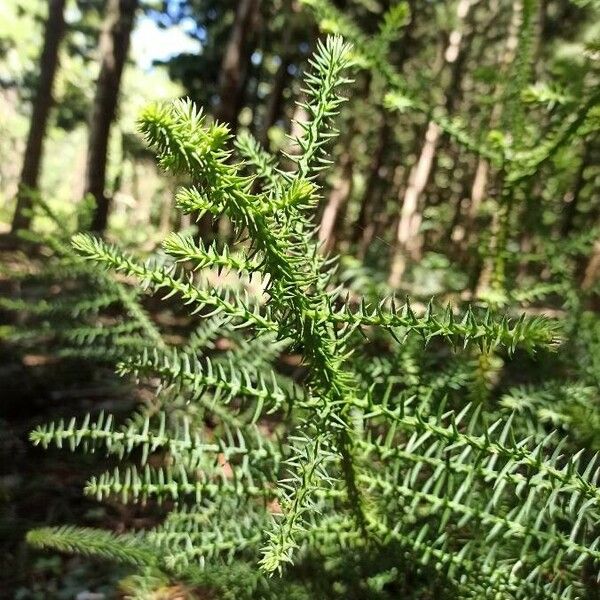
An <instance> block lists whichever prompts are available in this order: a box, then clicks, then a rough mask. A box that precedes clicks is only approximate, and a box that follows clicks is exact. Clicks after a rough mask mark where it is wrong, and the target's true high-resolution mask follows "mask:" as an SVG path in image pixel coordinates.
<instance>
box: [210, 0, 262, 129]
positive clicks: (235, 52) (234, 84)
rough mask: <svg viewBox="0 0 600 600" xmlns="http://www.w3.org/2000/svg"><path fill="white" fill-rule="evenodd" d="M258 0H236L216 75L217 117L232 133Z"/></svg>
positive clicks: (254, 24) (255, 19) (255, 25)
mask: <svg viewBox="0 0 600 600" xmlns="http://www.w3.org/2000/svg"><path fill="white" fill-rule="evenodd" d="M259 9H260V0H239V2H238V5H237V9H236V13H235V19H234V21H233V26H232V28H231V33H230V36H229V40H228V42H227V47H226V48H225V53H224V55H223V61H222V62H221V70H220V75H219V107H218V110H217V118H218V119H219V121H222V122H224V123H227V124H229V125H230V127H231V130H232V132H234V133H235V129H236V125H237V118H238V113H239V111H240V109H241V104H242V90H243V87H244V82H245V80H246V72H247V70H248V62H249V60H250V54H251V52H250V51H249V48H248V45H249V41H250V39H251V38H252V37H253V35H254V31H255V29H256V27H257V24H258V17H259Z"/></svg>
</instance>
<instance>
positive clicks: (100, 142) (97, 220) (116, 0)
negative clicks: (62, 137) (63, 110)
mask: <svg viewBox="0 0 600 600" xmlns="http://www.w3.org/2000/svg"><path fill="white" fill-rule="evenodd" d="M137 4H138V2H137V0H108V4H107V6H106V16H105V18H104V23H103V27H102V32H101V34H100V42H99V49H100V74H99V75H98V82H97V84H96V95H95V97H94V105H93V109H92V115H91V119H90V132H89V141H88V153H87V167H86V181H85V193H86V194H92V196H94V198H95V200H96V210H95V212H94V218H93V221H92V230H93V231H97V232H99V233H101V232H103V231H104V230H105V228H106V223H107V221H108V210H109V204H110V198H108V197H107V194H106V189H105V188H106V163H107V159H108V142H109V136H110V128H111V125H112V122H113V120H114V118H115V113H116V110H117V100H118V97H119V88H120V85H121V76H122V74H123V67H124V66H125V60H126V58H127V52H128V50H129V40H130V37H131V30H132V28H133V21H134V17H135V11H136V8H137Z"/></svg>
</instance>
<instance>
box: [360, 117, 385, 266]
mask: <svg viewBox="0 0 600 600" xmlns="http://www.w3.org/2000/svg"><path fill="white" fill-rule="evenodd" d="M390 129H391V127H390V125H389V123H387V122H386V118H385V114H383V115H382V116H381V125H380V127H379V132H378V135H377V145H376V147H375V152H374V153H373V159H372V160H371V164H370V166H369V175H368V177H367V181H366V184H365V191H364V193H363V197H362V199H361V203H360V210H359V213H358V218H357V219H356V224H355V225H354V231H353V237H352V241H353V242H354V243H355V244H359V242H360V244H359V246H360V248H359V254H362V250H364V249H366V247H368V245H369V244H370V243H371V241H372V239H373V238H372V235H373V233H374V223H373V222H372V221H373V215H374V203H375V195H376V190H377V187H378V184H379V182H380V179H381V168H382V166H383V162H384V158H385V152H386V149H387V145H388V140H389V136H390Z"/></svg>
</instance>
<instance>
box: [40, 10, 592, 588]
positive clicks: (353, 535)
mask: <svg viewBox="0 0 600 600" xmlns="http://www.w3.org/2000/svg"><path fill="white" fill-rule="evenodd" d="M405 19H406V14H405V9H404V8H398V9H394V12H392V13H391V14H390V15H388V17H387V19H386V20H385V21H384V25H383V27H382V29H381V35H382V36H383V37H384V38H385V41H386V44H387V42H388V41H389V39H390V38H391V31H392V30H393V29H394V28H397V27H399V26H401V25H402V24H403V23H404V21H405ZM355 37H356V39H354V38H353V39H352V41H353V42H355V48H354V50H352V49H351V47H350V46H349V45H348V44H346V43H345V42H343V41H342V39H341V38H340V37H328V38H327V40H326V41H325V42H324V43H320V44H319V45H318V48H317V51H316V55H315V57H314V59H313V61H312V63H311V64H312V71H311V73H310V74H308V75H307V76H306V90H305V94H306V101H305V102H304V104H303V106H304V108H305V110H306V112H307V113H308V120H307V121H306V122H305V123H302V124H301V125H300V129H301V132H302V134H301V136H300V137H299V138H298V139H294V140H292V142H293V143H294V146H295V150H293V151H290V152H289V153H288V154H287V155H286V156H285V158H287V159H288V160H290V161H291V163H292V166H291V169H290V170H284V169H283V168H282V167H279V166H278V163H277V161H276V160H275V158H273V157H271V156H270V155H268V154H267V153H266V152H265V151H264V150H262V149H261V148H260V146H259V145H258V144H257V143H256V142H255V141H254V140H253V139H252V138H250V137H249V136H248V135H245V136H242V137H240V138H238V139H237V141H236V143H235V144H234V146H235V147H236V148H237V149H238V150H239V152H240V154H241V155H242V157H243V159H244V160H245V162H236V160H235V159H234V157H233V154H232V152H231V151H230V150H229V149H228V144H229V134H228V130H227V128H226V127H225V126H223V125H221V124H219V123H215V122H210V121H209V119H208V118H207V117H205V116H204V115H203V114H202V113H201V112H200V111H198V110H197V109H196V108H195V107H194V105H193V104H192V103H191V102H189V101H185V100H180V101H176V102H174V103H172V104H169V105H154V106H152V107H149V108H148V109H146V110H145V111H144V113H143V114H142V117H141V120H140V130H141V131H142V133H143V134H144V136H145V137H146V139H147V142H148V144H149V145H150V146H152V147H153V148H154V150H155V151H156V153H157V155H158V158H159V161H160V163H161V164H162V166H163V167H164V168H165V169H166V170H168V171H171V172H174V173H179V174H182V173H183V174H185V175H186V176H187V177H189V180H190V182H191V184H190V185H189V186H188V187H185V188H183V189H182V190H180V191H179V192H178V194H177V204H178V207H179V209H180V210H182V211H183V212H185V213H189V214H192V215H193V216H194V217H195V218H197V219H199V218H200V217H201V216H203V215H205V214H209V215H212V216H214V217H219V216H221V215H225V216H226V217H228V219H229V220H230V222H231V223H232V224H233V227H234V230H235V236H236V237H235V240H234V242H233V243H235V244H236V246H237V247H236V249H235V251H234V250H233V249H231V248H230V247H228V246H224V247H220V246H216V245H215V246H210V247H207V246H205V245H204V244H202V243H200V242H198V241H197V240H195V239H192V238H187V237H184V236H181V235H176V234H172V235H171V236H170V237H168V238H167V241H166V242H165V244H164V250H165V252H166V253H167V255H168V257H170V258H165V257H164V256H163V257H162V258H161V259H160V260H154V261H148V262H141V261H139V260H138V259H136V258H134V257H133V256H130V255H129V254H126V253H124V252H122V251H121V250H119V249H117V248H116V247H115V246H113V245H111V244H109V243H106V242H105V241H103V240H100V239H97V238H94V237H92V236H89V235H86V234H78V235H76V236H75V237H74V238H73V248H74V250H75V252H76V253H77V257H79V258H77V259H75V258H73V261H74V264H76V265H81V268H82V269H85V270H86V272H88V271H89V273H90V276H93V277H97V278H99V279H98V280H99V281H101V282H102V284H103V285H105V286H106V289H107V290H109V291H111V292H112V291H113V290H114V292H115V294H116V297H118V298H119V301H120V302H121V303H122V304H123V305H124V307H125V308H126V310H127V311H128V314H129V315H130V317H131V318H132V319H133V320H134V321H135V322H136V323H137V324H138V325H139V330H140V345H141V346H142V347H141V348H133V347H132V346H127V345H123V346H118V345H116V346H112V347H113V348H116V349H117V351H118V352H119V353H121V356H119V360H120V362H119V366H118V370H119V372H120V373H122V374H133V375H134V376H135V377H136V378H137V379H138V380H141V381H144V382H146V383H147V384H148V385H150V386H151V387H154V388H155V389H156V399H155V406H154V408H153V409H152V410H151V409H149V408H148V407H142V408H141V410H140V412H139V413H137V414H136V415H134V416H133V417H132V418H131V420H130V421H129V422H127V423H125V424H123V425H117V424H115V419H113V418H112V417H111V416H110V415H106V416H105V415H100V416H97V417H91V416H88V417H85V418H84V419H83V421H82V422H79V423H78V422H77V421H76V420H71V421H70V422H69V423H64V422H58V423H55V424H50V425H46V426H41V427H39V428H37V429H36V430H35V431H33V432H32V433H31V439H32V441H33V442H34V443H36V444H40V445H42V446H44V447H46V446H49V445H56V446H58V447H67V448H70V449H71V450H75V449H78V448H81V449H83V450H84V451H88V452H91V451H100V450H102V451H105V452H107V453H108V454H111V455H115V456H116V457H117V458H118V459H119V465H118V466H117V467H116V468H114V469H111V470H108V471H106V472H104V473H101V474H99V475H95V476H93V477H92V478H91V479H90V481H89V482H88V484H87V486H86V489H85V491H86V493H88V494H90V495H92V496H95V497H96V498H97V499H98V500H103V499H105V498H112V497H116V498H120V499H121V501H123V502H129V501H140V500H141V501H143V502H153V501H155V500H156V501H158V502H163V503H164V505H165V506H166V507H167V508H168V509H169V514H168V516H167V517H166V520H165V522H164V523H163V524H161V525H159V526H158V527H156V528H155V529H152V530H147V531H142V532H140V533H139V534H135V536H113V535H112V534H109V533H106V532H102V531H98V532H94V531H89V530H80V529H74V528H58V529H46V528H44V529H41V530H34V531H32V532H31V533H30V534H29V540H30V541H31V542H32V543H34V544H35V545H37V546H43V547H53V548H56V549H58V550H61V551H75V552H84V553H89V554H97V555H99V556H102V557H105V558H111V559H114V560H117V561H125V562H129V563H134V564H139V565H145V566H150V567H157V568H159V569H161V570H164V571H166V572H169V573H173V574H174V575H175V576H177V577H181V578H184V579H187V580H188V581H194V580H196V581H197V580H198V578H199V577H201V574H202V573H204V574H205V576H206V577H210V574H211V573H222V572H223V571H222V570H220V569H222V565H223V564H224V563H225V564H227V563H230V562H233V563H234V564H235V565H237V568H243V565H244V564H247V563H249V564H250V565H254V566H255V567H256V568H257V570H256V571H251V573H250V574H249V576H248V577H249V579H250V580H252V584H251V586H253V587H251V588H249V589H256V590H260V591H259V592H257V595H256V596H253V597H261V595H262V597H278V594H280V593H281V586H284V588H285V589H288V590H290V592H291V593H296V591H297V592H298V594H301V593H302V592H301V588H298V587H297V585H298V582H299V581H302V579H303V570H304V569H307V570H308V569H310V568H311V566H312V567H313V568H315V569H316V568H318V569H320V572H323V573H324V581H329V577H330V578H334V579H335V581H336V584H337V583H338V582H339V581H341V582H342V583H341V584H339V585H335V584H334V585H331V586H330V587H329V588H327V589H325V590H323V588H322V587H321V586H323V585H324V584H323V583H322V582H321V581H318V579H319V578H318V577H315V576H314V574H313V577H312V578H311V582H310V584H309V586H308V587H309V589H310V591H311V592H312V593H313V596H312V597H382V598H385V597H397V596H395V595H394V594H395V593H397V590H398V589H399V587H398V586H399V585H400V582H401V581H402V578H403V577H406V576H407V575H406V574H407V573H411V572H415V573H418V574H419V575H422V576H423V577H424V579H425V580H426V582H427V583H426V584H425V585H426V586H428V587H429V589H431V590H435V589H438V588H439V589H442V590H443V594H444V595H445V596H446V597H448V598H494V599H496V598H497V599H500V598H515V599H517V598H522V599H533V598H540V599H541V598H555V599H556V600H558V599H564V600H567V599H569V598H572V599H574V598H582V597H583V594H584V593H585V585H586V581H587V577H586V574H587V573H590V572H592V573H597V572H598V569H599V565H598V561H599V560H600V550H599V549H598V544H599V542H600V538H599V537H598V531H597V524H598V519H599V517H600V507H599V503H600V491H599V488H598V487H597V482H598V477H599V476H600V467H599V465H598V459H597V457H596V456H588V455H587V454H585V452H584V451H577V450H574V444H573V441H572V440H571V439H570V438H568V437H559V436H558V435H557V434H556V433H555V432H554V431H552V430H551V428H546V427H539V428H537V429H532V428H529V427H527V426H526V423H524V422H523V421H522V420H520V419H521V413H522V412H523V407H522V406H518V403H517V402H515V401H514V399H513V400H512V401H510V400H509V396H507V397H506V398H505V401H504V408H503V409H500V410H497V408H496V407H494V406H493V404H492V403H491V402H490V399H489V388H490V385H491V383H490V382H491V381H492V380H493V378H494V375H495V373H496V371H497V370H498V369H499V366H498V365H499V363H502V362H503V361H507V363H508V364H513V363H512V362H511V361H514V363H516V365H518V364H519V361H525V360H531V358H530V356H529V355H530V354H533V353H534V352H537V353H538V354H541V355H543V356H544V357H547V359H548V360H549V361H550V360H557V361H558V360H559V359H556V358H555V357H554V355H553V353H552V352H550V351H555V350H557V347H559V346H560V344H561V339H560V337H559V335H558V330H559V328H558V326H557V324H556V323H555V322H554V321H552V320H550V319H547V318H542V317H526V316H517V317H511V316H504V315H499V314H496V312H494V311H491V310H488V311H479V310H478V309H476V308H472V307H467V308H466V309H465V310H464V311H462V314H458V312H459V311H454V310H453V309H452V308H451V307H448V308H446V309H443V310H439V309H435V308H434V307H433V304H430V305H429V306H426V307H424V309H423V310H422V311H417V310H416V309H413V308H412V307H411V304H410V303H409V302H408V301H407V302H406V303H405V304H403V305H402V306H398V305H397V303H396V301H395V300H394V299H393V298H391V299H389V300H384V301H376V302H370V301H369V300H364V301H363V300H361V299H360V298H359V299H357V298H355V297H350V294H349V293H348V292H349V291H348V290H347V289H346V288H345V286H343V285H340V284H339V280H338V277H337V272H336V267H337V261H336V259H335V258H331V257H328V256H326V255H325V254H324V253H323V252H322V251H321V248H320V247H319V244H318V242H317V241H316V235H315V229H316V228H315V226H314V224H313V222H312V216H311V215H312V211H313V210H314V208H315V207H316V205H317V203H318V197H319V187H318V179H317V176H318V174H319V172H320V171H321V170H322V169H323V168H324V167H325V166H326V165H327V160H326V157H327V154H326V148H327V146H326V145H327V143H328V141H329V140H330V139H331V138H332V137H333V135H334V130H333V119H334V118H335V116H336V114H337V112H338V111H339V108H340V106H341V103H342V98H341V97H340V95H339V88H340V86H341V85H346V84H347V83H348V80H347V79H346V75H345V69H347V68H348V67H349V66H350V64H351V62H352V57H353V56H355V55H354V54H353V52H354V53H356V54H360V53H362V54H363V57H364V58H365V59H366V60H367V61H374V62H373V64H375V65H376V66H380V65H381V64H383V56H382V54H381V53H380V52H381V47H382V46H383V45H385V44H380V43H379V42H378V43H371V42H367V41H365V40H363V39H362V38H359V37H358V35H357V36H355ZM386 72H389V70H388V71H385V72H384V75H385V74H386ZM386 76H387V75H386ZM389 76H390V77H392V76H393V79H394V81H395V79H396V75H394V74H393V73H389ZM394 85H395V84H394ZM398 89H399V88H397V89H395V90H394V91H396V92H397V91H398ZM418 105H419V104H418V103H417V104H416V106H418ZM586 114H587V113H586ZM440 122H441V123H443V124H444V127H445V128H446V130H447V131H448V132H449V133H450V134H451V135H453V132H455V131H456V130H455V129H454V125H453V124H452V123H451V122H450V121H448V120H447V119H442V120H441V121H440ZM578 126H579V125H578ZM571 127H574V125H571V126H569V131H570V130H571V129H570V128H571ZM457 135H458V134H457ZM558 135H559V136H561V137H560V138H559V139H560V140H561V141H560V144H561V145H562V144H563V143H565V142H566V141H567V140H568V139H569V137H570V135H571V133H566V132H563V133H560V134H558ZM553 144H554V142H553ZM553 147H554V146H553ZM531 152H536V150H531ZM527 156H529V157H531V154H528V155H527ZM544 156H546V153H544ZM535 160H546V158H541V157H539V158H538V159H535ZM250 167H254V168H255V173H252V174H248V172H247V170H248V168H250ZM83 265H85V267H84V266H83ZM105 270H110V271H113V272H119V273H120V274H122V275H125V276H127V277H129V278H135V279H137V280H138V282H139V284H140V286H141V287H143V288H145V289H148V290H150V291H151V292H153V293H154V292H159V293H160V295H161V296H163V298H164V299H167V298H171V297H177V298H178V299H179V302H180V303H182V304H183V305H184V306H187V310H188V312H189V314H192V315H199V316H200V318H201V319H202V322H201V325H200V327H199V329H197V330H196V332H195V333H194V334H193V335H192V337H191V338H190V339H189V340H188V342H187V344H182V345H180V346H179V347H169V344H167V343H166V342H164V341H162V340H161V338H160V333H159V332H158V331H157V330H156V328H155V326H154V325H153V324H152V322H151V321H150V320H149V319H148V318H147V316H146V314H145V312H144V311H143V310H142V309H141V307H140V306H139V304H138V302H137V300H136V298H135V295H134V294H133V293H132V292H130V291H129V290H128V289H127V288H125V287H124V286H123V285H122V284H121V283H115V282H114V281H113V280H112V279H111V278H110V276H109V275H108V274H107V273H106V272H105ZM208 273H212V274H213V275H216V276H217V277H218V278H220V279H216V281H217V282H218V284H217V285H215V284H214V281H215V280H214V279H213V280H212V281H213V283H211V282H210V281H208V279H207V278H208ZM228 280H229V281H230V282H233V283H231V285H230V287H227V285H228V284H227V281H228ZM105 282H112V283H105ZM251 283H254V284H255V285H258V288H259V292H258V293H256V294H254V295H251V294H249V293H248V292H247V286H249V285H250V284H251ZM136 307H137V308H136ZM125 325H126V323H121V324H120V325H119V327H120V328H121V329H118V330H114V331H113V335H114V336H115V337H116V338H117V339H120V338H119V336H120V335H122V334H124V333H126V334H127V335H129V334H130V333H131V332H130V331H127V330H125V331H124V330H123V328H124V327H125ZM103 333H104V332H99V331H96V332H93V331H92V332H89V331H88V332H85V333H84V332H79V333H73V332H71V333H70V339H78V340H81V341H82V343H83V345H84V347H88V348H90V347H91V348H94V347H95V344H96V342H97V340H101V339H106V338H107V337H108V340H109V341H110V336H104V335H103ZM217 337H219V338H223V339H226V340H228V341H229V342H230V346H229V348H228V349H227V350H226V351H220V350H218V349H217V348H216V344H215V339H216V338H217ZM419 338H422V340H420V339H419ZM425 344H427V345H428V347H429V348H432V347H433V348H434V349H435V350H436V352H437V353H438V354H437V355H438V356H441V357H442V359H441V362H442V363H443V364H441V365H440V364H437V365H428V364H427V359H426V358H425V350H424V349H423V346H424V345H425ZM461 346H462V348H460V347H461ZM454 347H456V348H454ZM449 348H450V349H453V350H454V353H453V354H451V353H450V352H449ZM382 349H384V350H385V351H383V352H382ZM558 349H559V354H560V352H561V350H562V349H561V348H558ZM515 355H516V356H517V359H516V360H514V359H513V358H512V357H513V356H515ZM285 357H288V358H289V357H297V358H298V360H297V363H298V364H299V369H298V371H297V372H296V373H294V376H293V377H292V378H289V377H288V376H286V371H285V370H284V369H283V368H282V367H281V364H280V363H281V362H283V360H280V359H283V358H285ZM594 368H595V367H594V366H591V367H590V369H591V370H592V371H594ZM288 375H289V371H288ZM514 395H515V394H514V393H513V396H514ZM469 400H470V401H469ZM506 407H510V408H511V409H513V408H514V409H515V412H514V414H512V413H511V415H509V416H507V415H506V413H505V409H506ZM156 411H158V415H155V414H154V412H156ZM125 457H128V460H129V461H130V462H129V464H127V465H126V464H122V463H124V459H125ZM240 565H242V567H240ZM315 565H316V566H315ZM357 565H358V566H357ZM203 569H204V570H203ZM213 569H214V571H213ZM355 571H357V572H359V573H360V576H357V575H356V572H355ZM274 573H281V574H282V575H283V580H280V579H279V578H277V577H269V576H270V575H272V574H274ZM355 576H356V577H357V578H358V579H359V581H360V583H359V584H357V587H356V588H354V589H352V587H351V586H350V584H349V583H348V582H351V581H352V579H353V577H355ZM282 581H283V583H282ZM227 585H232V583H231V582H229V583H228V584H227ZM233 585H234V584H233ZM395 586H396V587H395ZM217 587H218V586H217ZM246 593H247V592H246ZM361 594H362V596H361ZM240 597H241V596H240Z"/></svg>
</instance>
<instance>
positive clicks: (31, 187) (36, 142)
mask: <svg viewBox="0 0 600 600" xmlns="http://www.w3.org/2000/svg"><path fill="white" fill-rule="evenodd" d="M64 8H65V0H49V2H48V19H47V21H46V28H45V32H44V46H43V48H42V55H41V57H40V78H39V82H38V87H37V90H36V94H35V100H34V101H33V110H32V113H31V123H30V125H29V133H28V136H27V145H26V147H25V155H24V157H23V167H22V169H21V178H20V181H19V189H18V191H17V205H16V208H15V214H14V216H13V221H12V232H13V233H15V232H16V231H17V230H19V229H27V228H28V227H29V224H30V222H31V216H30V215H29V214H27V213H28V211H29V209H30V208H31V200H32V197H33V196H34V195H35V194H36V193H37V188H38V179H39V174H40V167H41V162H42V152H43V145H44V137H45V135H46V126H47V123H48V115H49V113H50V108H51V107H52V87H53V83H54V76H55V74H56V70H57V68H58V62H59V61H58V50H59V46H60V41H61V39H62V36H63V33H64V30H65V19H64Z"/></svg>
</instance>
